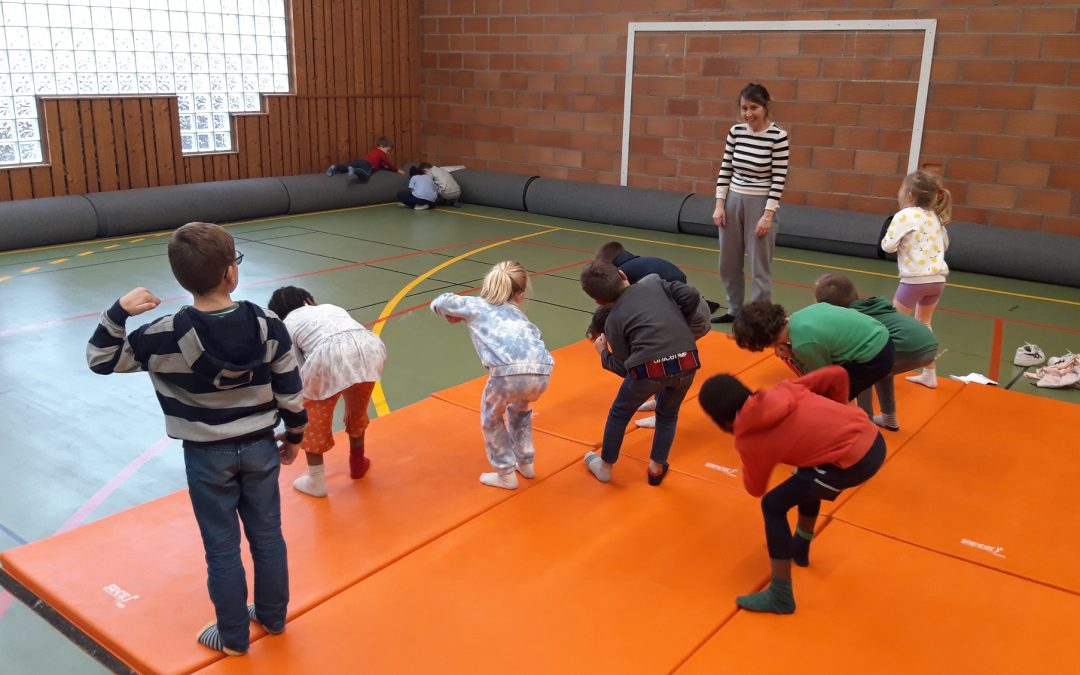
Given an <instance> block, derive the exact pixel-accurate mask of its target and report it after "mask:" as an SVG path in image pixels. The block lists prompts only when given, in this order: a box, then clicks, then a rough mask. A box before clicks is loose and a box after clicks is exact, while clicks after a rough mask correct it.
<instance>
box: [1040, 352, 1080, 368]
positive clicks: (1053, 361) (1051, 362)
mask: <svg viewBox="0 0 1080 675" xmlns="http://www.w3.org/2000/svg"><path fill="white" fill-rule="evenodd" d="M1073 356H1075V354H1073V353H1072V352H1070V351H1066V352H1065V353H1064V354H1063V355H1061V356H1051V357H1050V358H1049V359H1048V360H1047V361H1046V365H1048V366H1050V367H1051V368H1053V367H1054V366H1060V365H1061V364H1063V363H1065V362H1066V361H1068V360H1069V359H1071V358H1072V357H1073Z"/></svg>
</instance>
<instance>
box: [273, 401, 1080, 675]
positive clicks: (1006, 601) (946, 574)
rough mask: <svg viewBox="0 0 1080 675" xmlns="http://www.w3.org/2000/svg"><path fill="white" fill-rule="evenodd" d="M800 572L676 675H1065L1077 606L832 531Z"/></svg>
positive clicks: (836, 525) (961, 565) (841, 527)
mask: <svg viewBox="0 0 1080 675" xmlns="http://www.w3.org/2000/svg"><path fill="white" fill-rule="evenodd" d="M973 386H976V385H973ZM904 452H906V450H905V451H904ZM901 454H903V453H901ZM852 501H855V500H852ZM902 510H903V509H898V511H902ZM810 563H811V565H810V567H809V568H807V569H801V568H796V569H795V573H794V578H793V586H794V591H795V602H796V605H797V611H796V613H795V614H794V615H792V616H785V617H779V616H775V615H764V614H754V613H751V612H744V611H739V612H738V613H737V614H735V617H734V618H733V619H731V620H730V621H728V622H727V623H726V624H724V626H723V628H721V629H720V631H719V632H717V633H716V635H715V636H713V637H712V638H711V639H710V640H709V641H708V642H707V643H706V644H705V645H704V646H703V647H702V648H701V649H700V650H698V651H697V652H696V653H695V654H694V655H693V656H692V657H691V658H690V659H688V660H687V662H686V663H685V664H684V665H683V666H682V667H681V668H679V669H678V670H676V671H675V672H676V674H677V675H715V674H716V673H776V674H777V675H788V674H790V673H792V672H809V673H830V674H833V673H835V674H837V675H841V674H843V673H868V672H870V673H875V674H890V675H891V674H893V673H896V674H897V675H901V674H902V675H908V674H910V673H987V674H989V673H994V674H1002V675H1004V674H1006V673H1036V672H1038V673H1064V672H1070V671H1073V672H1075V668H1076V659H1075V645H1076V638H1077V632H1076V616H1077V614H1078V613H1080V597H1077V596H1076V595H1073V594H1071V593H1066V592H1063V591H1059V590H1056V589H1053V588H1047V587H1046V586H1041V585H1038V584H1032V583H1029V582H1026V581H1023V580H1022V579H1017V578H1016V577H1012V576H1009V575H1005V574H1001V573H999V572H996V571H994V570H990V569H986V568H984V567H979V566H977V565H971V564H969V563H967V562H964V561H961V560H956V559H954V558H949V557H946V556H943V555H939V554H936V553H934V552H932V551H927V550H925V549H922V548H918V547H916V546H911V545H909V544H905V543H903V542H899V541H896V540H894V539H890V538H888V537H883V536H880V535H877V534H874V533H872V532H867V531H865V530H860V529H859V528H856V527H852V526H851V525H847V524H844V523H840V522H833V523H831V524H830V525H829V527H828V528H826V529H825V531H824V532H823V533H822V535H821V537H820V539H819V540H816V541H815V542H814V546H813V547H812V548H811V552H810ZM747 590H751V589H750V588H747V589H742V590H741V592H745V591H747ZM270 642H272V640H263V641H262V642H261V643H260V644H263V643H265V644H269V643H270ZM609 672H616V671H609Z"/></svg>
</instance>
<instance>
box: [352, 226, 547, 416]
mask: <svg viewBox="0 0 1080 675" xmlns="http://www.w3.org/2000/svg"><path fill="white" fill-rule="evenodd" d="M527 224H529V225H531V224H532V223H527ZM545 227H546V226H545ZM560 229H562V228H559V227H550V228H549V229H546V230H544V231H542V232H533V233H531V234H523V235H521V236H518V237H513V238H511V239H503V240H502V241H497V242H495V243H494V244H488V245H487V246H481V247H480V248H474V249H473V250H471V251H467V252H465V253H462V254H461V255H459V256H456V257H453V258H450V259H449V260H446V261H444V262H442V263H439V264H438V265H436V266H435V267H432V268H431V269H429V270H428V271H427V272H424V273H423V274H421V275H420V276H418V277H416V278H415V279H413V280H412V281H410V282H409V283H407V284H405V286H404V287H403V288H402V289H401V290H400V291H398V293H397V295H395V296H394V297H393V298H391V299H390V302H388V303H386V306H385V307H383V309H382V312H380V313H379V318H378V319H376V320H375V327H374V328H372V329H371V332H373V333H375V335H382V332H383V328H384V327H385V326H386V323H387V322H386V317H388V316H390V315H391V314H393V313H394V309H396V308H397V306H398V304H399V303H400V302H401V301H402V300H403V299H404V298H405V296H406V295H408V294H409V293H410V292H411V291H412V289H414V288H416V287H417V286H419V285H420V284H421V283H423V282H424V281H426V280H427V279H428V278H429V277H431V276H432V275H434V274H436V273H438V272H439V271H441V270H444V269H446V268H447V267H449V266H451V265H453V264H454V263H457V262H461V261H462V260H464V259H466V258H468V257H469V256H472V255H476V254H477V253H480V252H481V251H486V250H488V249H492V248H495V247H496V246H502V245H503V244H509V243H512V242H515V241H519V240H521V239H528V238H530V237H538V236H540V235H542V234H547V233H549V232H558V231H559V230H560ZM371 402H372V403H374V404H375V413H376V414H377V415H378V416H379V417H382V416H383V415H386V414H387V413H389V412H390V406H389V405H387V403H386V393H385V392H384V391H383V388H382V382H376V383H375V388H374V389H373V390H372V392H371Z"/></svg>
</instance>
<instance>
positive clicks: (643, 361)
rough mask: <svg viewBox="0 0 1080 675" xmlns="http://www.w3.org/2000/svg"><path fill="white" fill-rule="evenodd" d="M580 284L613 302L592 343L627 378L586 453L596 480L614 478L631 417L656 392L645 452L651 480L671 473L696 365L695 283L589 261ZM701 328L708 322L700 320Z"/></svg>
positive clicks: (612, 368)
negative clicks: (634, 276)
mask: <svg viewBox="0 0 1080 675" xmlns="http://www.w3.org/2000/svg"><path fill="white" fill-rule="evenodd" d="M581 288H582V290H584V291H585V293H586V294H587V295H588V296H589V297H591V298H592V299H593V300H595V301H596V303H597V304H599V305H612V309H611V314H610V315H609V316H608V318H607V321H606V322H605V324H604V333H603V334H601V335H600V336H599V337H597V338H596V340H595V341H594V343H593V344H594V346H595V348H596V351H597V353H598V354H599V355H600V363H601V365H602V366H603V367H604V368H605V369H607V370H610V371H611V372H613V373H616V374H618V375H622V376H623V377H624V379H623V384H622V387H620V388H619V393H618V394H617V395H616V396H615V400H614V401H613V402H612V404H611V410H610V411H609V412H608V418H607V423H606V424H605V426H604V441H603V446H602V448H601V452H600V454H599V455H597V454H596V453H595V452H589V453H587V454H586V455H585V464H586V466H587V467H588V468H589V471H591V472H592V474H593V475H594V476H596V478H597V479H598V480H599V481H601V482H603V483H606V482H608V481H609V480H611V469H612V465H613V464H614V463H615V462H616V461H618V459H619V450H620V449H621V448H622V441H623V434H624V433H625V431H626V425H627V424H629V423H630V418H631V416H632V415H633V414H634V413H635V412H636V411H637V409H638V407H639V406H640V405H641V404H642V403H644V402H645V401H646V400H647V399H648V398H649V397H650V396H656V433H655V434H654V435H653V444H652V451H651V452H650V454H649V476H648V477H649V485H660V483H661V482H663V480H664V476H666V475H667V472H668V462H667V458H668V453H669V452H670V451H671V444H672V442H673V441H674V440H675V426H676V423H677V422H678V418H679V407H680V406H681V405H682V402H683V399H684V398H686V392H687V391H689V389H690V385H691V384H693V382H694V375H695V373H696V371H697V369H698V368H700V367H701V361H700V360H699V358H698V352H697V346H696V345H695V343H694V333H693V332H691V328H690V325H689V323H690V321H691V320H694V319H697V318H698V317H697V316H696V315H697V314H698V307H699V305H700V304H701V294H700V293H698V291H697V289H695V288H694V287H693V286H688V285H686V284H684V283H681V282H678V281H663V280H661V279H660V277H658V276H655V275H649V276H647V277H644V278H643V279H641V280H640V281H638V282H637V283H636V284H630V282H629V281H628V280H627V278H626V275H625V274H624V273H622V272H621V271H619V269H618V268H616V267H615V266H614V265H612V264H611V263H609V262H604V261H602V260H594V261H592V262H590V263H589V264H587V265H586V266H585V268H584V269H583V270H582V271H581ZM705 326H706V330H707V327H708V324H707V323H706V324H705Z"/></svg>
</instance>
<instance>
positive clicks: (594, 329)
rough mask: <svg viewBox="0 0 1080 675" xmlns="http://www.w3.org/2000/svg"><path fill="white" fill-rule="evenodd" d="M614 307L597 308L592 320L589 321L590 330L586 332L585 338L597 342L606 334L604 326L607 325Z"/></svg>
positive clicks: (602, 306)
mask: <svg viewBox="0 0 1080 675" xmlns="http://www.w3.org/2000/svg"><path fill="white" fill-rule="evenodd" d="M613 307H614V305H600V306H599V307H597V308H596V311H595V312H593V315H592V320H591V321H589V328H588V329H587V330H586V331H585V337H587V338H589V339H590V340H595V339H596V338H597V337H599V336H600V334H601V333H603V332H604V326H605V324H607V318H608V315H610V314H611V310H612V308H613Z"/></svg>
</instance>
